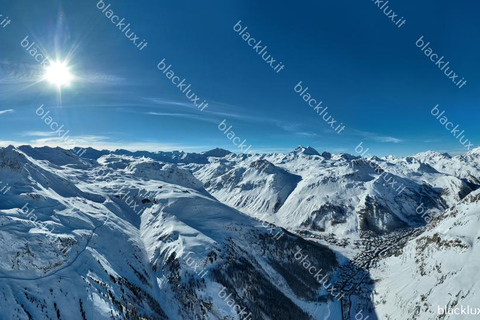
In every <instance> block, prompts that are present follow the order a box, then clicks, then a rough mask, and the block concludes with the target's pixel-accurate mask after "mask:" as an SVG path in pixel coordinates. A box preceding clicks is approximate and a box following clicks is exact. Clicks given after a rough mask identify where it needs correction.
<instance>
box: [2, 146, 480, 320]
mask: <svg viewBox="0 0 480 320" xmlns="http://www.w3.org/2000/svg"><path fill="white" fill-rule="evenodd" d="M479 187H480V148H477V149H474V150H471V151H469V152H467V153H466V154H464V155H461V156H455V157H451V156H449V155H448V154H441V153H437V152H432V151H428V152H424V153H419V154H415V155H411V156H408V157H400V158H397V157H393V156H389V157H383V158H378V157H371V158H361V157H358V156H353V155H349V154H330V153H328V152H323V153H319V152H318V151H317V150H315V149H313V148H311V147H302V146H299V147H298V148H296V149H295V150H293V151H292V152H290V153H288V154H281V153H272V154H256V155H245V154H234V153H231V152H230V151H228V150H223V149H218V148H217V149H214V150H210V151H207V152H203V153H186V152H182V151H173V152H146V151H138V152H131V151H127V150H116V151H107V150H95V149H92V148H87V149H86V150H85V152H83V153H82V156H81V157H79V156H78V155H77V153H75V152H74V151H72V150H65V149H61V148H49V147H42V148H33V147H31V146H21V147H13V146H9V147H6V148H0V241H1V243H2V245H3V248H4V249H3V254H2V257H1V259H0V319H2V320H3V319H186V320H187V319H188V320H189V319H271V320H278V319H280V320H283V319H285V320H287V319H300V320H301V319H333V320H337V319H338V320H342V319H357V320H359V319H367V317H368V319H370V320H371V319H437V318H441V319H463V318H461V317H457V318H456V317H455V315H448V314H447V315H445V316H443V318H442V316H441V315H439V314H438V310H439V309H438V308H447V309H448V307H452V308H453V307H455V306H459V305H465V306H466V305H470V306H471V307H472V308H474V307H480V304H479V303H478V301H480V300H479V294H480V292H479V291H478V289H476V288H478V287H479V280H480V278H479V277H478V276H477V275H476V272H475V268H476V266H478V264H479V262H480V251H479V249H478V247H479V246H480V205H479V204H480V203H479V202H480V190H478V189H479ZM313 271H315V272H313ZM475 303H477V305H475Z"/></svg>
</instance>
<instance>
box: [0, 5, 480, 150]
mask: <svg viewBox="0 0 480 320" xmlns="http://www.w3.org/2000/svg"><path fill="white" fill-rule="evenodd" d="M97 3H98V1H90V0H87V1H43V0H40V1H35V2H32V1H26V0H16V1H10V2H8V3H6V1H2V2H0V14H2V15H3V16H1V17H0V23H1V22H2V20H3V18H5V17H6V16H8V17H9V18H10V19H11V23H10V24H9V25H8V26H6V27H5V28H2V27H1V26H0V140H1V142H0V143H1V144H2V145H6V144H9V143H16V144H21V143H25V144H33V145H44V144H46V145H62V146H64V147H70V148H71V147H73V144H75V145H82V146H85V145H91V146H94V147H97V148H103V147H108V148H126V149H149V150H171V149H184V150H193V151H202V150H207V149H210V148H213V147H223V148H226V149H229V150H232V151H238V149H237V147H236V146H235V145H233V143H232V142H231V141H230V140H228V138H227V137H226V135H224V134H223V133H222V132H221V131H220V130H219V129H218V128H217V126H218V124H219V123H220V122H221V121H222V120H223V119H227V123H228V124H229V125H233V128H234V129H233V131H234V132H235V134H236V135H237V136H238V137H240V138H241V139H242V141H243V140H244V139H246V140H247V143H248V144H249V145H250V144H251V145H252V149H253V150H254V151H257V152H261V151H288V150H291V149H293V148H294V147H296V146H297V145H300V144H302V145H311V146H313V147H315V148H317V149H318V150H319V151H323V150H327V151H331V152H348V153H354V152H355V151H354V149H355V146H357V145H358V144H359V143H360V142H363V144H364V145H365V146H367V147H369V148H370V150H371V152H372V153H375V154H378V155H385V154H396V155H405V154H410V153H415V152H419V151H425V150H427V149H432V150H438V151H448V152H451V153H463V152H465V151H467V149H466V148H465V147H464V146H463V145H461V144H460V143H459V142H458V140H457V139H456V138H455V137H454V136H453V135H452V134H451V133H450V132H449V131H447V130H446V129H445V127H444V126H443V125H442V124H440V123H439V121H438V120H437V119H436V118H434V117H433V116H432V115H431V114H430V110H431V109H432V108H433V107H434V106H435V105H436V104H440V109H441V110H445V115H446V116H447V117H448V118H449V121H451V122H453V123H454V124H455V125H456V124H459V127H460V128H461V129H464V130H465V134H464V135H465V136H466V137H467V138H468V139H469V140H470V141H471V142H473V144H474V146H475V147H476V146H477V144H476V143H477V142H480V133H479V131H478V130H477V129H478V123H479V120H480V117H479V115H480V111H479V109H478V105H479V102H480V101H479V100H480V96H479V83H480V82H479V81H480V79H479V72H478V71H479V70H480V63H479V58H478V57H480V42H479V41H478V40H479V35H480V22H478V17H477V12H478V10H479V9H480V4H479V3H478V2H475V1H473V0H471V1H462V2H452V1H433V0H429V1H421V2H417V1H408V2H405V1H403V2H402V1H398V0H396V1H395V0H391V1H389V3H388V5H389V6H390V8H391V9H393V10H394V11H395V12H396V13H398V14H399V18H400V17H402V16H403V17H404V18H405V19H406V23H405V25H403V26H402V27H401V28H398V27H397V26H395V24H394V23H393V22H392V21H391V20H390V19H389V18H387V17H386V16H385V15H384V14H383V12H382V11H381V9H379V8H378V6H377V5H376V4H375V2H373V1H367V0H365V1H358V0H356V1H353V0H350V1H338V2H334V1H295V2H293V1H292V2H288V3H287V2H282V3H278V2H277V1H263V2H262V1H260V2H256V1H228V2H227V1H201V2H199V1H175V2H172V1H146V0H143V1H105V3H106V4H111V7H110V9H112V10H113V11H114V14H115V15H118V16H119V17H120V18H125V21H127V22H128V23H130V24H131V30H132V31H133V32H135V33H136V34H137V35H138V36H139V37H140V40H142V39H146V41H147V42H148V45H147V47H145V48H144V49H143V50H139V49H138V48H137V47H135V46H134V45H133V44H132V42H131V41H130V40H129V39H127V38H126V37H125V35H124V34H123V33H122V32H121V31H120V30H119V29H118V28H117V27H116V26H115V25H114V24H113V23H112V22H111V21H110V20H109V19H108V18H107V17H105V13H102V12H101V11H100V10H99V9H97ZM239 20H242V25H243V26H248V31H249V32H250V34H251V36H253V37H254V38H256V39H258V40H262V43H263V44H265V45H267V46H268V52H269V54H271V55H272V56H273V57H274V58H275V59H277V61H278V62H279V61H281V62H282V63H283V64H284V65H285V68H284V69H283V70H282V71H281V72H280V73H276V72H275V71H273V70H272V68H270V66H269V65H268V64H267V63H266V62H265V61H264V60H262V58H261V57H260V56H259V55H258V54H257V53H255V51H254V50H252V48H251V47H249V46H248V44H247V43H246V42H245V41H243V40H242V38H241V37H240V36H239V35H238V33H236V32H234V30H233V26H234V25H235V24H236V23H237V21H239ZM422 35H423V36H424V38H425V39H427V41H430V42H431V47H432V49H433V50H434V52H435V53H438V54H439V55H444V56H445V59H446V60H448V61H450V65H451V67H452V68H453V69H454V71H455V72H456V73H457V74H458V75H460V77H465V79H466V80H468V83H467V84H466V85H465V86H464V87H463V88H461V89H459V88H458V87H457V86H455V84H453V83H452V81H450V80H449V79H448V77H447V76H445V75H444V74H443V73H442V71H441V70H439V69H438V68H437V67H436V66H435V64H434V63H433V62H431V61H430V60H429V58H428V57H426V56H425V55H424V54H423V53H422V51H421V50H420V49H419V48H417V47H416V45H415V42H416V40H417V39H418V38H420V36H422ZM26 36H29V40H32V39H34V41H35V42H36V44H38V45H39V47H41V50H42V51H43V52H44V53H46V54H48V55H50V56H55V55H56V54H58V55H59V57H58V58H59V59H65V58H68V62H69V65H70V66H71V71H72V73H73V74H74V75H75V76H76V79H75V81H73V82H72V84H71V85H70V86H69V87H68V88H64V89H63V90H62V92H61V96H60V95H59V94H58V92H57V90H56V88H55V87H53V86H52V85H49V84H47V83H45V82H44V81H39V79H41V77H42V73H43V70H42V69H41V67H40V66H39V63H37V62H36V61H35V59H34V58H33V57H31V56H30V55H29V54H28V52H27V51H26V50H25V48H22V46H21V45H20V43H21V41H22V40H23V39H24V38H25V37H26ZM137 43H138V42H137ZM163 58H165V59H166V61H167V62H168V64H172V67H171V69H172V70H174V72H175V74H176V75H178V76H179V77H181V78H182V79H183V78H186V81H187V83H190V84H191V88H192V89H193V91H194V92H195V93H196V94H197V95H198V96H199V97H201V101H203V100H204V99H206V100H207V101H208V102H209V106H208V108H206V109H205V110H203V111H200V110H199V109H198V108H196V107H195V106H194V105H193V104H192V103H191V102H190V101H189V99H187V98H186V97H185V94H183V93H181V92H180V91H179V89H178V88H177V87H176V86H175V85H173V84H172V82H171V81H170V80H168V79H167V78H166V77H165V75H164V74H163V73H162V72H161V71H159V70H158V69H157V64H158V63H159V62H160V61H161V60H162V59H163ZM299 81H302V83H303V84H305V85H306V86H308V87H309V93H311V95H312V97H314V98H316V99H318V100H322V101H323V105H324V106H328V108H329V109H328V110H329V112H330V115H333V117H334V118H335V119H337V120H338V124H339V123H340V122H342V123H343V124H344V125H345V129H344V130H343V131H342V132H341V133H340V134H338V133H336V132H334V130H332V128H331V127H330V126H329V125H328V124H327V123H326V122H325V121H324V120H323V119H322V117H321V116H319V115H318V114H317V113H316V111H314V110H313V109H312V108H310V107H309V106H308V104H307V103H306V102H304V101H303V100H302V98H301V97H300V96H299V95H298V94H296V93H295V92H294V90H293V89H294V86H295V85H296V84H297V83H298V82H299ZM41 104H43V105H44V108H45V110H51V112H50V115H51V116H52V118H53V120H54V121H56V122H58V123H59V124H62V125H64V128H66V129H68V130H70V132H69V135H70V136H71V138H72V139H73V140H70V141H65V139H61V138H60V137H58V136H57V135H55V133H54V131H52V130H51V128H50V127H49V126H47V125H46V124H45V122H44V120H42V119H41V118H40V117H39V116H37V115H36V112H35V111H36V110H37V108H38V106H40V105H41ZM72 141H73V142H72Z"/></svg>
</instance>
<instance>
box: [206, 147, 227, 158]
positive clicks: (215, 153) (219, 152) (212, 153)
mask: <svg viewBox="0 0 480 320" xmlns="http://www.w3.org/2000/svg"><path fill="white" fill-rule="evenodd" d="M231 153H232V152H231V151H228V150H225V149H222V148H215V149H212V150H209V151H205V152H203V155H204V156H206V157H218V158H223V157H225V156H227V155H229V154H231Z"/></svg>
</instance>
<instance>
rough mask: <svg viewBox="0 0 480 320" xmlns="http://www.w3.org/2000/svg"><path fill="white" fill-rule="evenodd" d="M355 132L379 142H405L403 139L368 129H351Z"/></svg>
mask: <svg viewBox="0 0 480 320" xmlns="http://www.w3.org/2000/svg"><path fill="white" fill-rule="evenodd" d="M351 131H352V132H354V134H357V135H359V136H362V137H364V138H366V139H369V140H373V141H377V142H383V143H400V142H403V140H402V139H399V138H395V137H391V136H384V135H380V134H376V133H372V132H367V131H361V130H356V129H351Z"/></svg>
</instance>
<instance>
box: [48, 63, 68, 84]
mask: <svg viewBox="0 0 480 320" xmlns="http://www.w3.org/2000/svg"><path fill="white" fill-rule="evenodd" d="M44 80H46V81H48V82H50V83H51V84H53V85H56V86H57V87H59V88H62V87H68V86H69V85H70V84H71V83H72V80H73V75H72V74H71V73H70V67H68V66H67V63H66V62H59V61H56V62H53V61H52V62H51V63H50V65H49V66H48V67H47V68H46V69H45V75H44Z"/></svg>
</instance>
